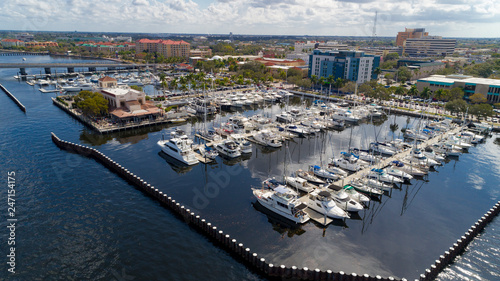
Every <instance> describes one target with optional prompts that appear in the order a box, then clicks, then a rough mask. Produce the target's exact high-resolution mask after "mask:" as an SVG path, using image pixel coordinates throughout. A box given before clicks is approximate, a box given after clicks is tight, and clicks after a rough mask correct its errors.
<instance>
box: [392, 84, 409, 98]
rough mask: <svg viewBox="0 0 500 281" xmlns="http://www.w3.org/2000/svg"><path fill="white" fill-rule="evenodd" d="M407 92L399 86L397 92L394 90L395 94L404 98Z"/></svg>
mask: <svg viewBox="0 0 500 281" xmlns="http://www.w3.org/2000/svg"><path fill="white" fill-rule="evenodd" d="M405 92H406V90H405V88H403V87H401V86H399V87H396V90H394V94H395V95H397V96H403V95H404V94H405Z"/></svg>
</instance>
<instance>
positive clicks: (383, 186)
mask: <svg viewBox="0 0 500 281" xmlns="http://www.w3.org/2000/svg"><path fill="white" fill-rule="evenodd" d="M363 183H364V184H365V185H366V186H368V187H371V188H375V189H378V190H384V191H389V190H391V189H392V188H394V186H393V185H392V184H388V183H383V182H381V181H379V180H375V179H370V178H368V179H366V180H365V181H363Z"/></svg>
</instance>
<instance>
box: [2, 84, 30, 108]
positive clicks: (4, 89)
mask: <svg viewBox="0 0 500 281" xmlns="http://www.w3.org/2000/svg"><path fill="white" fill-rule="evenodd" d="M0 89H2V91H4V93H6V94H7V96H8V97H9V98H10V99H11V100H13V101H14V102H15V103H16V104H17V106H18V107H19V108H20V109H21V110H22V111H23V112H24V113H26V107H24V105H23V104H22V103H21V102H20V101H19V100H18V99H17V98H16V97H15V96H14V95H13V94H12V93H11V92H9V90H7V88H5V87H4V86H3V85H2V84H0Z"/></svg>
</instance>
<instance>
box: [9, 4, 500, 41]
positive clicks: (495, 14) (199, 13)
mask: <svg viewBox="0 0 500 281" xmlns="http://www.w3.org/2000/svg"><path fill="white" fill-rule="evenodd" d="M498 1H499V0H468V1H467V0H409V1H405V0H98V1H96V0H5V1H0V11H1V13H0V29H1V30H26V31H75V30H77V31H92V32H124V33H125V32H141V33H142V32H145V33H196V34H228V33H229V32H232V33H233V34H265V35H311V36H315V35H325V36H372V34H373V27H374V19H375V13H377V24H376V32H375V34H376V36H390V37H395V36H396V34H397V32H398V31H404V28H405V27H407V28H414V27H423V28H425V29H426V31H428V32H429V34H430V35H439V36H443V37H494V38H499V37H500V4H499V3H498Z"/></svg>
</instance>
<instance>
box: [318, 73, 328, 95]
mask: <svg viewBox="0 0 500 281" xmlns="http://www.w3.org/2000/svg"><path fill="white" fill-rule="evenodd" d="M325 81H326V78H325V77H323V76H321V77H320V78H319V79H318V83H319V85H320V86H321V94H323V85H324V84H325Z"/></svg>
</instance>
